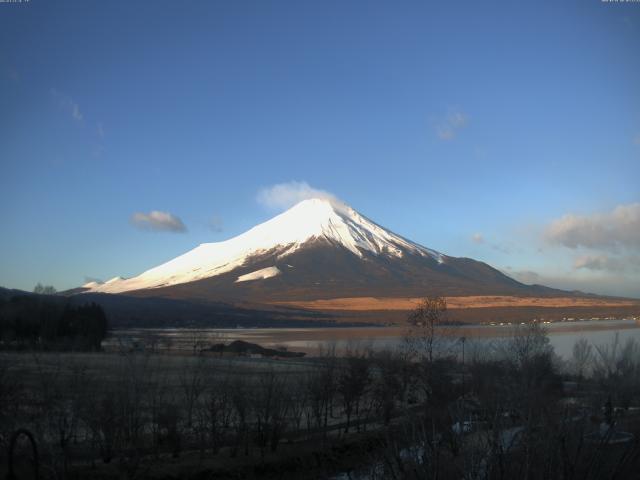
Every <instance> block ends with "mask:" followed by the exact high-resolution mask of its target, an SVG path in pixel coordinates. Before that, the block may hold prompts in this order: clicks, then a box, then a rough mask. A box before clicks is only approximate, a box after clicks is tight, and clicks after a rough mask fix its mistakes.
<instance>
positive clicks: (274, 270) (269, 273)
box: [236, 267, 281, 283]
mask: <svg viewBox="0 0 640 480" xmlns="http://www.w3.org/2000/svg"><path fill="white" fill-rule="evenodd" d="M280 273H281V272H280V269H279V268H278V267H267V268H261V269H260V270H256V271H255V272H251V273H247V274H245V275H240V276H239V277H238V279H237V280H236V283H238V282H248V281H249V280H264V279H266V278H271V277H275V276H276V275H280Z"/></svg>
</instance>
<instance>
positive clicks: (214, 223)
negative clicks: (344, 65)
mask: <svg viewBox="0 0 640 480" xmlns="http://www.w3.org/2000/svg"><path fill="white" fill-rule="evenodd" d="M208 225H209V229H210V230H211V231H213V232H216V233H219V232H222V230H223V226H224V224H223V222H222V218H221V217H219V216H218V215H214V216H213V217H211V219H210V220H209V224H208Z"/></svg>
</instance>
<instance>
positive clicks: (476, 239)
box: [471, 233, 484, 243]
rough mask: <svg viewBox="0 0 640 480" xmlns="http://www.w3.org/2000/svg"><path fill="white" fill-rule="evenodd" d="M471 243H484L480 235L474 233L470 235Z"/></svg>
mask: <svg viewBox="0 0 640 480" xmlns="http://www.w3.org/2000/svg"><path fill="white" fill-rule="evenodd" d="M471 241H472V242H473V243H484V236H483V235H482V234H481V233H474V234H473V235H471Z"/></svg>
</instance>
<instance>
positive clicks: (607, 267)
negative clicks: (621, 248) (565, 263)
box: [573, 255, 640, 273]
mask: <svg viewBox="0 0 640 480" xmlns="http://www.w3.org/2000/svg"><path fill="white" fill-rule="evenodd" d="M573 266H574V268H575V269H576V270H577V269H581V268H583V269H587V270H600V271H608V272H625V271H629V272H632V273H633V272H637V271H638V269H639V268H640V257H638V256H633V255H629V256H624V257H612V256H609V255H583V256H580V257H578V258H576V259H575V262H574V263H573Z"/></svg>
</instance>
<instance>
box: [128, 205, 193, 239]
mask: <svg viewBox="0 0 640 480" xmlns="http://www.w3.org/2000/svg"><path fill="white" fill-rule="evenodd" d="M131 224H132V225H133V226H134V227H136V228H139V229H141V230H148V231H152V232H171V233H183V232H186V231H187V227H186V226H185V224H184V223H182V220H180V218H179V217H177V216H175V215H173V214H171V213H169V212H160V211H158V210H153V211H151V212H149V213H142V212H136V213H134V214H133V215H132V216H131Z"/></svg>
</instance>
